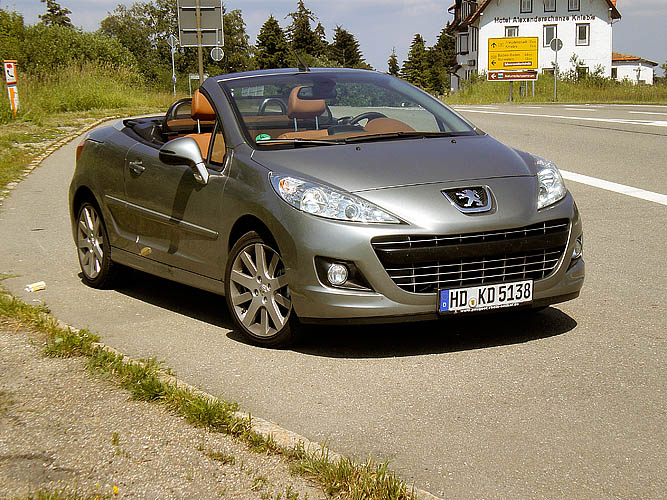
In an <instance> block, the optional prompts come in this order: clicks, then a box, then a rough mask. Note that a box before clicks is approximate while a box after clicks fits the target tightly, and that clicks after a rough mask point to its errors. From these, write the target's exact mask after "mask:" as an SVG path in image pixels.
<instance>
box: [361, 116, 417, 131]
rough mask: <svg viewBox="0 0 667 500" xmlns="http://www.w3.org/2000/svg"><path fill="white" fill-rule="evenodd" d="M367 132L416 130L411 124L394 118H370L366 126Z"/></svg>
mask: <svg viewBox="0 0 667 500" xmlns="http://www.w3.org/2000/svg"><path fill="white" fill-rule="evenodd" d="M364 129H365V130H366V132H371V133H373V134H388V133H391V132H414V131H415V129H413V128H412V127H411V126H410V125H408V124H407V123H404V122H402V121H400V120H394V119H393V118H375V119H374V120H370V121H369V122H368V123H367V124H366V126H365V127H364Z"/></svg>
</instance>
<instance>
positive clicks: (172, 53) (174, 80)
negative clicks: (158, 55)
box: [171, 46, 176, 95]
mask: <svg viewBox="0 0 667 500" xmlns="http://www.w3.org/2000/svg"><path fill="white" fill-rule="evenodd" d="M174 52H176V46H173V47H172V48H171V81H172V83H173V84H174V95H176V65H175V64H174Z"/></svg>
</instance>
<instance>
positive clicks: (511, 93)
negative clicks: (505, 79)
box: [510, 82, 514, 102]
mask: <svg viewBox="0 0 667 500" xmlns="http://www.w3.org/2000/svg"><path fill="white" fill-rule="evenodd" d="M513 94H514V82H510V102H512V101H514V95H513Z"/></svg>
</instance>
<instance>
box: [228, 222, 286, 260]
mask: <svg viewBox="0 0 667 500" xmlns="http://www.w3.org/2000/svg"><path fill="white" fill-rule="evenodd" d="M250 231H255V232H256V233H257V234H259V235H260V236H261V237H262V239H263V240H264V241H265V242H266V243H267V244H268V245H270V246H272V247H273V248H274V249H275V250H278V251H280V248H279V246H278V242H277V241H276V238H275V237H274V236H273V233H272V232H271V230H270V229H269V227H268V226H267V225H266V224H265V223H264V222H263V221H262V220H261V219H259V218H258V217H256V216H254V215H244V216H242V217H240V218H239V219H238V220H237V221H236V222H235V223H234V225H233V226H232V229H231V231H230V232H229V239H228V241H227V251H228V252H229V251H231V249H232V247H233V246H234V244H235V243H236V242H237V241H238V240H239V239H240V238H241V237H242V236H243V235H244V234H246V233H248V232H250Z"/></svg>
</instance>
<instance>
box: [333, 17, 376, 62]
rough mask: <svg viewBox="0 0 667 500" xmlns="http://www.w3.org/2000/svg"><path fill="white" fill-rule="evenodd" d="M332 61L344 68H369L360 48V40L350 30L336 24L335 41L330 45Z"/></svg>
mask: <svg viewBox="0 0 667 500" xmlns="http://www.w3.org/2000/svg"><path fill="white" fill-rule="evenodd" d="M329 54H330V57H331V59H332V61H334V62H336V63H338V64H340V65H341V66H343V67H344V68H369V66H368V64H366V63H365V62H364V58H363V56H362V55H361V50H359V42H358V41H357V39H356V38H354V35H353V34H352V33H350V32H349V31H347V30H345V29H343V28H341V27H340V26H336V29H335V30H334V39H333V43H332V44H331V45H330V46H329Z"/></svg>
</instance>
